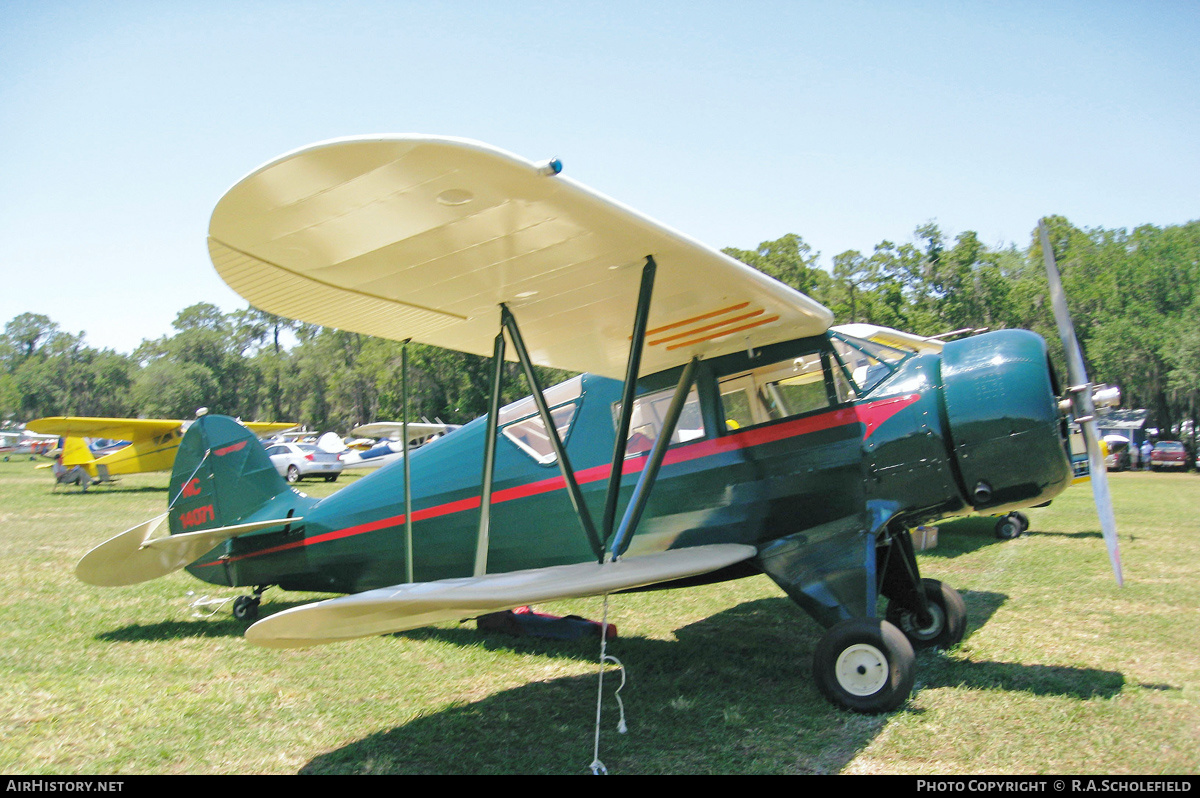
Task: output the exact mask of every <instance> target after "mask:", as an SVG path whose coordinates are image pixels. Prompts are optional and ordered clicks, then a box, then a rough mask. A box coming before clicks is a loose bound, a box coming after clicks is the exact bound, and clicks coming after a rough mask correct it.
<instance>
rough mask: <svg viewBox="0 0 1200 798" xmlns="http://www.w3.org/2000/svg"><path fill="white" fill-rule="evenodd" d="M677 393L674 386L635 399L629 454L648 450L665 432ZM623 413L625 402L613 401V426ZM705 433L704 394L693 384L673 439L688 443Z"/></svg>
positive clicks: (675, 441) (628, 443) (627, 455)
mask: <svg viewBox="0 0 1200 798" xmlns="http://www.w3.org/2000/svg"><path fill="white" fill-rule="evenodd" d="M674 396H675V389H674V388H667V389H666V390H662V391H658V392H656V393H649V394H646V395H645V396H639V397H638V398H637V399H634V400H633V414H632V415H631V417H630V419H629V437H628V438H626V439H625V456H626V457H631V456H637V455H642V454H648V453H649V452H650V450H651V449H652V448H654V442H655V441H657V440H658V436H659V435H660V434H661V433H662V429H663V426H664V422H665V419H666V417H667V410H668V408H670V406H671V399H672V398H673V397H674ZM620 417H621V403H620V402H616V403H614V404H613V428H614V429H616V426H617V420H618V419H619V418H620ZM703 437H704V419H703V418H702V417H701V415H700V395H699V393H697V392H696V389H695V388H693V389H692V390H691V392H690V393H689V394H688V398H687V400H686V402H685V403H684V405H683V410H682V412H680V414H679V423H678V424H676V425H675V432H674V433H673V434H672V435H671V443H672V444H676V443H686V442H687V441H692V440H696V439H697V438H703Z"/></svg>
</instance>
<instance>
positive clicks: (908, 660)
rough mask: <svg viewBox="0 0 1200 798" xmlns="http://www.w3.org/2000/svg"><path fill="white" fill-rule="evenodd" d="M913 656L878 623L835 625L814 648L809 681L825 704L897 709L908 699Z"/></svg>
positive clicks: (891, 629)
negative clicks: (812, 678)
mask: <svg viewBox="0 0 1200 798" xmlns="http://www.w3.org/2000/svg"><path fill="white" fill-rule="evenodd" d="M915 661H916V655H915V654H914V652H913V647H912V644H911V643H909V642H908V638H907V637H905V636H904V633H903V632H901V631H900V630H899V629H897V628H896V627H895V626H894V625H892V624H891V623H888V622H887V621H883V620H880V619H878V618H851V619H849V620H845V621H840V622H839V623H837V624H835V625H834V626H833V627H832V628H831V629H829V631H828V632H826V633H825V636H824V637H822V638H821V640H820V642H818V643H817V649H816V651H815V652H814V653H813V676H814V677H815V679H816V682H817V689H819V690H820V691H821V694H822V695H824V696H825V697H826V698H827V699H829V701H830V702H831V703H833V704H834V705H835V706H838V707H841V708H842V709H848V710H850V711H851V712H861V713H864V714H872V715H874V714H879V713H882V712H891V711H893V710H895V709H898V708H899V707H900V706H901V705H902V704H904V702H905V701H907V700H908V697H909V696H910V695H911V694H912V688H913V683H914V681H915V680H916V665H915Z"/></svg>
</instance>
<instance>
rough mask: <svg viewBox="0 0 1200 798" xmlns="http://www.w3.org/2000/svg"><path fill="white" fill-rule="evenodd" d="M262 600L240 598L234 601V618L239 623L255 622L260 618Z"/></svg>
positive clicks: (248, 597) (249, 597) (250, 597)
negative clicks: (259, 607) (259, 606)
mask: <svg viewBox="0 0 1200 798" xmlns="http://www.w3.org/2000/svg"><path fill="white" fill-rule="evenodd" d="M260 601H261V600H260V599H257V598H255V597H254V596H238V597H237V598H235V599H234V600H233V617H234V618H237V619H238V620H239V621H253V620H255V619H257V618H258V605H259V603H260Z"/></svg>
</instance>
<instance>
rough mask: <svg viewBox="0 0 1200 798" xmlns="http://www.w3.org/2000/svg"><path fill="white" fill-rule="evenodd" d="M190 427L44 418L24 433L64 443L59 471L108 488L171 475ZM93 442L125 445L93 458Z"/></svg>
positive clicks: (258, 425) (263, 430) (152, 421)
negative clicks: (123, 479)
mask: <svg viewBox="0 0 1200 798" xmlns="http://www.w3.org/2000/svg"><path fill="white" fill-rule="evenodd" d="M191 423H192V422H191V421H186V420H180V419H166V418H97V417H88V416H48V417H46V418H39V419H35V420H34V421H30V422H29V424H28V425H27V428H28V429H29V430H32V431H33V432H38V433H42V434H46V435H58V436H60V437H61V438H62V441H63V443H62V453H61V455H60V457H59V461H58V463H56V465H57V466H60V467H61V469H62V470H63V471H67V472H69V471H72V470H76V473H77V474H78V475H79V477H78V478H79V479H80V480H84V479H86V480H87V481H89V482H111V481H112V480H113V479H114V478H115V477H117V476H119V475H122V474H140V473H142V472H146V471H168V470H170V469H171V466H172V465H173V464H174V462H175V453H176V450H177V449H178V448H179V442H180V440H182V438H183V434H184V432H185V431H186V430H187V428H188V426H189V425H190V424H191ZM246 426H247V427H248V428H249V429H251V430H252V431H254V432H255V433H256V434H260V435H269V434H271V433H274V432H280V431H282V430H286V429H291V428H292V427H294V426H296V425H295V424H289V423H275V422H259V421H252V422H247V423H246ZM95 438H104V439H109V440H114V441H123V442H124V443H123V445H119V446H116V447H112V448H108V449H105V450H104V451H103V452H95V451H93V450H92V448H91V447H90V446H89V445H88V442H87V439H95ZM84 487H85V488H86V485H84Z"/></svg>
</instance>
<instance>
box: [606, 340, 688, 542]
mask: <svg viewBox="0 0 1200 798" xmlns="http://www.w3.org/2000/svg"><path fill="white" fill-rule="evenodd" d="M699 362H700V358H698V357H693V358H692V359H691V360H690V361H689V362H688V364H687V365H686V366H684V367H683V373H682V374H680V375H679V385H678V386H676V388H675V395H674V396H673V397H671V406H670V407H669V408H668V409H667V417H666V418H665V419H663V428H662V430H660V431H659V433H658V440H656V441H655V442H654V448H653V449H652V450H651V451H650V459H649V460H647V462H646V466H645V468H643V469H642V473H641V475H640V476H639V477H638V481H637V485H635V486H634V488H633V496H631V497H630V499H629V506H627V507H626V508H625V516H624V518H622V519H621V526H620V528H619V529H618V530H617V536H616V538H615V539H614V540H613V544H612V554H613V559H614V560H617V559H620V557H621V555H622V554H624V553H625V550H626V549H628V548H629V543H630V542H631V540H632V539H633V533H634V531H635V530H636V529H637V525H638V521H640V520H641V517H642V511H643V510H644V509H646V502H647V501H649V499H650V489H651V488H653V487H654V481H655V479H657V478H658V469H659V468H660V467H661V466H662V462H663V458H664V457H666V455H667V447H668V446H669V445H670V444H671V437H672V436H673V435H674V434H675V427H676V425H677V424H678V423H679V416H680V415H681V414H682V413H683V406H684V404H685V403H686V401H687V395H688V393H689V392H690V391H691V390H692V383H693V382H694V381H695V379H696V366H697V365H698V364H699Z"/></svg>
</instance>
